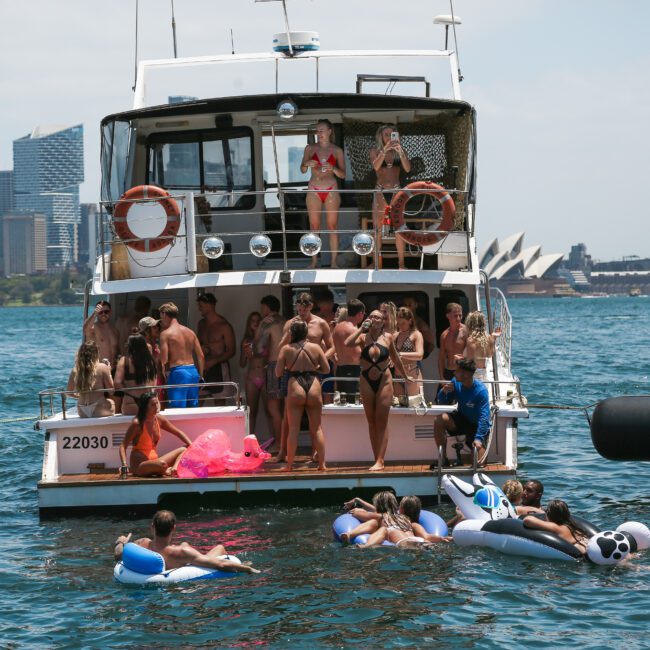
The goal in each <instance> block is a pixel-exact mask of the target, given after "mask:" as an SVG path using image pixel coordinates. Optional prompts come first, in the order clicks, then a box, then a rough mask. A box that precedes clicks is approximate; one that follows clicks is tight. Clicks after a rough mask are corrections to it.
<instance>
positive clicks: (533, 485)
mask: <svg viewBox="0 0 650 650" xmlns="http://www.w3.org/2000/svg"><path fill="white" fill-rule="evenodd" d="M543 495H544V486H543V485H542V483H541V481H527V482H526V483H524V489H523V492H522V493H521V505H519V506H517V514H518V515H532V514H535V513H540V512H544V511H543V510H542V496H543Z"/></svg>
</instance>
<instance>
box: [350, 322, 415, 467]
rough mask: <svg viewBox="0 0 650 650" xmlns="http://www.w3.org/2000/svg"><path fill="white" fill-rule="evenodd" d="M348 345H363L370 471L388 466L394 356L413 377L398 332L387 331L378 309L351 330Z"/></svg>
mask: <svg viewBox="0 0 650 650" xmlns="http://www.w3.org/2000/svg"><path fill="white" fill-rule="evenodd" d="M345 345H347V346H348V347H354V346H356V345H361V383H360V390H361V400H362V402H363V409H364V411H365V413H366V419H367V420H368V434H369V436H370V446H371V447H372V453H373V455H374V458H375V462H374V464H373V465H372V467H370V471H371V472H377V471H381V470H383V469H384V459H385V456H386V449H387V447H388V415H389V413H390V407H391V404H392V403H393V378H392V376H391V374H390V370H389V364H390V360H392V361H393V364H394V365H395V369H396V371H397V372H398V373H399V375H400V376H401V377H404V378H405V379H406V381H407V382H410V381H412V378H411V377H410V376H408V375H407V373H406V370H405V368H404V364H403V363H402V360H401V359H400V357H399V354H398V353H397V350H396V349H395V343H394V335H393V334H390V333H388V332H386V331H384V317H383V316H382V314H381V312H380V311H379V310H378V309H375V310H374V311H373V312H371V313H370V316H369V317H368V319H367V320H365V321H364V322H363V323H362V324H361V327H359V328H358V329H356V330H355V331H354V332H353V333H352V334H350V336H349V337H348V338H347V339H346V341H345Z"/></svg>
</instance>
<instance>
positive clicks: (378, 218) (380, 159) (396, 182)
mask: <svg viewBox="0 0 650 650" xmlns="http://www.w3.org/2000/svg"><path fill="white" fill-rule="evenodd" d="M370 164H371V165H372V168H373V169H374V170H375V173H376V174H377V184H376V185H375V190H376V191H375V196H374V199H373V202H372V218H373V223H374V226H375V228H376V230H377V232H380V229H381V226H382V222H383V219H384V213H385V210H386V207H387V206H388V205H389V204H390V202H391V200H392V198H393V195H394V194H395V193H396V192H398V191H399V189H400V172H401V170H404V173H405V174H408V173H409V172H410V171H411V161H410V160H409V157H408V156H407V155H406V152H405V151H404V149H402V145H401V143H400V139H399V132H398V131H397V128H396V127H395V125H394V124H383V125H382V126H380V127H379V128H378V129H377V133H376V134H375V146H374V147H373V148H372V149H371V150H370ZM405 247H406V244H405V242H404V240H403V239H402V238H401V237H396V238H395V248H396V249H397V262H398V267H399V268H400V269H403V268H405V266H404V249H405ZM377 252H378V253H379V254H381V237H377Z"/></svg>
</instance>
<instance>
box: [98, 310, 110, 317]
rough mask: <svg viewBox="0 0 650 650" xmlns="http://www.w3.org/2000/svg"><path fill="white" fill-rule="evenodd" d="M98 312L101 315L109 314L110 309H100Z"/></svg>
mask: <svg viewBox="0 0 650 650" xmlns="http://www.w3.org/2000/svg"><path fill="white" fill-rule="evenodd" d="M99 313H100V314H101V315H102V316H110V313H111V310H110V309H102V310H101V311H100V312H99Z"/></svg>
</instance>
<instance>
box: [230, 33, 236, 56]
mask: <svg viewBox="0 0 650 650" xmlns="http://www.w3.org/2000/svg"><path fill="white" fill-rule="evenodd" d="M230 47H231V48H232V53H233V54H234V53H235V37H234V36H233V33H232V27H231V28H230Z"/></svg>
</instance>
